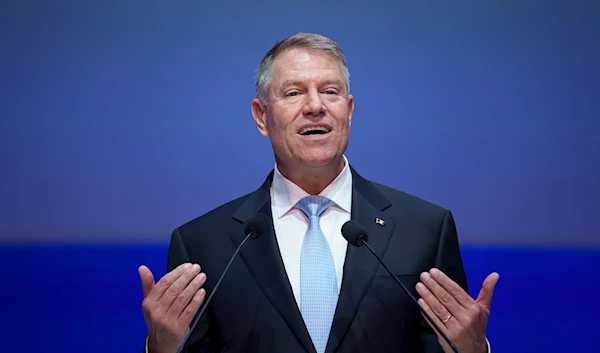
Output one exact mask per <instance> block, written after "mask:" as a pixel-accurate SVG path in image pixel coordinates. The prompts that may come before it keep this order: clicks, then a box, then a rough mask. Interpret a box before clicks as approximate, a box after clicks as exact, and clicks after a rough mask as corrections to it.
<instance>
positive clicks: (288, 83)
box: [279, 79, 344, 89]
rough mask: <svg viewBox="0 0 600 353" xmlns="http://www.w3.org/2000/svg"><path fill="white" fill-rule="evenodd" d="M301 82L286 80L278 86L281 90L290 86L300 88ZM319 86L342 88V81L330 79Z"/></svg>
mask: <svg viewBox="0 0 600 353" xmlns="http://www.w3.org/2000/svg"><path fill="white" fill-rule="evenodd" d="M301 85H302V82H301V81H298V80H286V81H283V83H282V84H281V85H280V86H279V87H280V88H281V89H284V88H287V87H290V86H301ZM321 85H325V86H327V85H339V86H344V84H343V82H342V80H339V79H330V80H326V81H324V82H322V83H321Z"/></svg>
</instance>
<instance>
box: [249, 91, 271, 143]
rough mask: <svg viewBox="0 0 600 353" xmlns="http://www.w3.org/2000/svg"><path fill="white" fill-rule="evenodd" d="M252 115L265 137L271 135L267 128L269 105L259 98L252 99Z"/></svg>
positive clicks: (259, 130)
mask: <svg viewBox="0 0 600 353" xmlns="http://www.w3.org/2000/svg"><path fill="white" fill-rule="evenodd" d="M252 116H253V117H254V122H255V123H256V128H258V132H260V134H261V135H263V136H264V137H267V136H269V130H267V107H266V106H265V105H264V103H263V102H262V101H261V100H260V99H258V98H254V99H253V100H252Z"/></svg>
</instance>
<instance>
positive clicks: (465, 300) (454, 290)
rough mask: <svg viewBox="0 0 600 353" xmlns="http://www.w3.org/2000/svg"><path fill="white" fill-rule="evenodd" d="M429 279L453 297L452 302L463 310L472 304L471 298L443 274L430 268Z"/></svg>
mask: <svg viewBox="0 0 600 353" xmlns="http://www.w3.org/2000/svg"><path fill="white" fill-rule="evenodd" d="M429 274H430V275H431V277H432V278H433V279H434V280H435V281H436V282H437V283H438V284H439V285H441V286H442V287H443V288H444V289H445V290H446V292H447V293H448V294H450V295H451V296H452V297H454V300H455V301H456V302H457V303H458V304H460V305H461V306H463V307H465V308H469V307H471V306H472V305H473V304H474V301H473V298H471V297H470V296H469V293H467V292H465V290H464V289H462V288H461V286H459V285H458V283H456V282H454V281H453V280H452V279H451V278H450V277H448V276H447V275H446V274H445V273H444V272H442V271H440V270H438V269H437V268H432V269H431V270H430V271H429Z"/></svg>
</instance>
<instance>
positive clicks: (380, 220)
mask: <svg viewBox="0 0 600 353" xmlns="http://www.w3.org/2000/svg"><path fill="white" fill-rule="evenodd" d="M375 223H377V224H379V225H380V226H384V225H385V221H384V220H383V219H381V218H375Z"/></svg>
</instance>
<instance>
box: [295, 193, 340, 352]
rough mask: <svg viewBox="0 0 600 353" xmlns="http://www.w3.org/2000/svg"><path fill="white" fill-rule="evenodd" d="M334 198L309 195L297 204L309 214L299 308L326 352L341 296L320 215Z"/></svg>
mask: <svg viewBox="0 0 600 353" xmlns="http://www.w3.org/2000/svg"><path fill="white" fill-rule="evenodd" d="M332 204H333V202H332V201H331V200H329V199H327V198H325V197H323V196H307V197H305V198H303V199H302V200H300V201H298V203H297V204H296V206H295V207H296V208H298V209H300V210H301V211H302V212H304V214H305V215H306V216H307V217H308V229H307V230H306V234H305V235H304V241H303V243H302V253H301V255H300V311H301V312H302V317H303V318H304V323H305V324H306V328H307V329H308V333H309V334H310V338H311V339H312V341H313V344H314V345H315V348H316V350H317V353H323V352H325V347H326V346H327V339H328V338H329V331H330V330H331V323H332V321H333V315H334V314H335V307H336V305H337V300H338V289H337V281H336V277H335V266H334V264H333V256H332V255H331V249H330V248H329V243H328V242H327V239H326V238H325V234H323V231H322V230H321V224H320V221H319V217H320V216H321V214H322V213H323V212H325V210H326V209H327V208H329V206H331V205H332Z"/></svg>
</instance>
